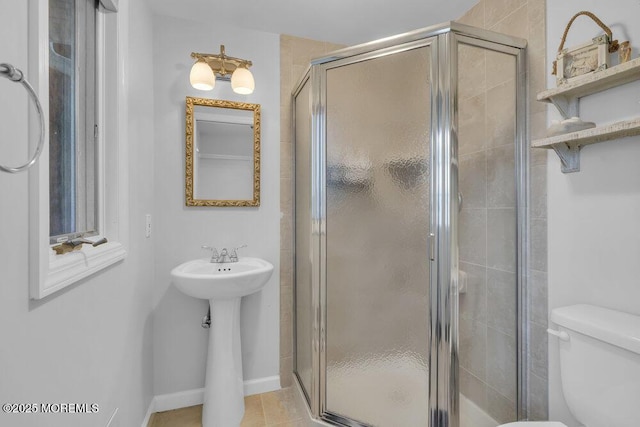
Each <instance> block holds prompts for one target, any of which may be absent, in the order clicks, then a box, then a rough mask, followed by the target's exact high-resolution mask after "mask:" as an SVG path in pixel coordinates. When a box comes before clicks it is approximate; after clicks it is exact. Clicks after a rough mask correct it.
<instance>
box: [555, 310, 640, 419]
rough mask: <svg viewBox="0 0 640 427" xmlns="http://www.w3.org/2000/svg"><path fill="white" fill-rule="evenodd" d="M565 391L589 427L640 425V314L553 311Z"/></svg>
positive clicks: (566, 397) (574, 411) (576, 412)
mask: <svg viewBox="0 0 640 427" xmlns="http://www.w3.org/2000/svg"><path fill="white" fill-rule="evenodd" d="M551 321H552V322H553V323H555V324H557V325H558V326H559V329H560V331H564V332H566V333H567V334H568V335H569V339H568V340H567V341H565V340H560V345H559V348H560V373H561V377H562V391H563V393H564V397H565V400H566V402H567V405H568V406H569V409H570V410H571V412H572V413H573V415H574V416H575V418H576V419H577V420H578V421H580V422H581V423H582V424H584V426H585V427H638V426H640V316H634V315H632V314H628V313H622V312H619V311H615V310H610V309H606V308H602V307H596V306H593V305H584V304H582V305H572V306H568V307H560V308H556V309H553V310H552V312H551Z"/></svg>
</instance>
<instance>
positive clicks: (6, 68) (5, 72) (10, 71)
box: [0, 64, 44, 173]
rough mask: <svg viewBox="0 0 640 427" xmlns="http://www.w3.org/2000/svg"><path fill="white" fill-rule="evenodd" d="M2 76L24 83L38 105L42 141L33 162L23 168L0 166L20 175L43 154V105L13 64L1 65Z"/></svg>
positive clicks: (32, 159)
mask: <svg viewBox="0 0 640 427" xmlns="http://www.w3.org/2000/svg"><path fill="white" fill-rule="evenodd" d="M0 76H2V77H6V78H8V79H9V80H11V81H12V82H16V83H22V86H24V88H25V89H26V90H27V92H29V95H30V96H31V99H32V100H33V103H34V104H35V105H36V110H37V111H38V117H39V119H40V140H39V141H38V147H37V148H36V152H35V153H34V154H33V157H32V158H31V160H29V161H28V162H27V163H25V164H24V165H22V166H17V167H9V166H4V165H2V164H0V170H2V171H4V172H9V173H18V172H22V171H25V170H27V169H29V168H30V167H31V166H33V165H34V164H35V163H36V161H37V160H38V157H40V154H41V153H42V149H43V148H44V117H43V115H42V105H40V100H39V99H38V95H36V93H35V91H34V90H33V87H31V85H30V84H29V82H28V81H27V79H25V78H24V73H23V72H22V71H20V70H19V69H17V68H15V67H14V66H13V65H11V64H0Z"/></svg>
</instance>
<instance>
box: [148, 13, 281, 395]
mask: <svg viewBox="0 0 640 427" xmlns="http://www.w3.org/2000/svg"><path fill="white" fill-rule="evenodd" d="M220 44H224V45H225V47H226V52H227V54H229V55H231V56H236V57H240V58H246V59H249V60H251V61H253V64H254V65H253V67H252V68H251V70H252V72H253V75H254V77H255V81H256V90H255V92H254V93H253V94H252V95H248V96H243V95H237V94H235V93H234V92H233V91H232V90H231V87H230V84H229V83H226V82H218V83H217V84H216V87H215V89H214V90H213V91H211V92H202V91H197V90H195V89H192V88H191V86H190V84H189V71H190V68H191V65H192V63H193V61H192V59H191V57H190V56H189V55H190V54H191V52H209V53H217V52H219V48H220ZM279 61H280V57H279V36H278V35H277V34H269V33H261V32H255V31H251V30H242V29H238V28H225V27H223V26H220V25H219V24H217V23H215V17H212V21H211V22H209V23H206V24H205V23H199V22H191V21H185V20H180V19H176V18H170V17H164V16H155V17H154V63H153V64H154V70H155V71H154V85H155V90H154V96H155V102H156V107H155V134H156V136H157V138H156V141H155V165H156V173H155V179H154V180H155V189H156V191H155V198H156V212H157V215H156V232H157V234H156V238H157V239H158V242H159V243H158V245H157V247H156V264H155V266H156V267H155V268H156V283H155V287H156V289H155V298H154V306H155V312H154V357H155V364H154V365H155V368H154V370H155V374H154V379H155V387H154V391H155V394H156V395H158V394H166V393H174V392H179V391H183V390H191V389H197V388H200V387H203V386H204V378H205V360H206V353H207V342H208V330H206V329H202V328H201V326H200V322H201V319H202V316H204V315H205V314H206V312H207V306H208V303H207V302H206V301H204V300H198V299H195V298H190V297H187V296H185V295H183V294H181V293H180V292H179V291H178V290H177V289H176V288H175V287H174V286H172V285H171V283H170V275H169V272H170V271H171V269H172V268H173V267H175V266H176V265H178V264H180V263H182V262H184V261H186V260H189V259H194V258H204V257H206V256H207V252H205V251H203V250H201V249H200V246H201V245H203V244H208V245H213V246H217V247H218V249H220V248H221V247H228V248H230V247H233V246H240V245H241V244H244V243H246V244H248V247H247V248H246V249H243V250H241V252H240V256H256V257H260V258H264V259H266V260H268V261H270V262H271V263H272V264H273V265H274V266H275V270H274V272H273V275H272V277H271V279H270V280H269V282H268V283H267V285H266V286H265V288H264V289H263V290H262V291H261V292H260V293H257V294H254V295H251V296H248V297H245V298H244V299H243V301H242V314H241V334H242V356H243V357H242V359H243V367H244V378H245V380H257V379H262V378H266V377H270V376H275V375H278V364H279V359H278V351H279V289H278V288H279V281H278V278H279V277H280V273H279V263H280V262H279V256H280V255H279V242H280V226H279V220H280V216H279V215H280V212H279V208H280V198H279V197H280V188H279V183H280V160H279V159H280V152H279V137H280V128H279V123H280V88H279V83H278V82H279V81H280V76H279V73H280V69H279V64H280V62H279ZM185 96H198V97H205V98H216V99H225V100H231V101H244V102H251V103H257V104H261V107H262V141H261V142H262V166H261V176H262V180H261V183H262V194H261V206H260V207H259V208H212V207H208V208H206V207H205V208H195V207H185V196H184V171H185V166H184V151H185V148H184V146H185V145H184V144H185Z"/></svg>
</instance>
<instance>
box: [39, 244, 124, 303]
mask: <svg viewBox="0 0 640 427" xmlns="http://www.w3.org/2000/svg"><path fill="white" fill-rule="evenodd" d="M126 255H127V251H126V250H125V249H124V246H123V245H122V244H121V243H118V242H108V243H105V244H103V245H100V246H96V247H93V246H90V245H84V247H83V248H82V249H81V250H79V251H73V252H69V253H66V254H64V255H56V254H55V252H54V251H53V250H50V253H49V271H48V274H47V278H46V281H45V285H44V287H43V289H42V292H41V295H39V298H44V297H46V296H47V295H50V294H52V293H54V292H56V291H58V290H60V289H62V288H64V287H66V286H69V285H70V284H72V283H74V282H77V281H78V280H81V279H84V278H85V277H88V276H90V275H92V274H94V273H97V272H98V271H100V270H102V269H104V268H107V267H108V266H110V265H113V264H115V263H116V262H118V261H122V260H123V259H124V258H125V257H126Z"/></svg>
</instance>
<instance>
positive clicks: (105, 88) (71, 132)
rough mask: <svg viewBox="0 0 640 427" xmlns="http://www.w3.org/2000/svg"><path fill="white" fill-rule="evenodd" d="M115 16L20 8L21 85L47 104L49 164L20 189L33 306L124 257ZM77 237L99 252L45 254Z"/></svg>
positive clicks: (83, 9)
mask: <svg viewBox="0 0 640 427" xmlns="http://www.w3.org/2000/svg"><path fill="white" fill-rule="evenodd" d="M117 6H118V2H117V1H116V0H99V2H98V1H97V0H29V40H30V44H29V55H30V62H31V61H33V64H34V65H33V67H31V66H30V67H29V68H30V70H31V71H30V75H29V80H30V81H32V82H33V83H34V86H35V87H34V88H35V90H36V92H37V93H38V94H39V96H40V97H41V99H47V98H49V102H48V103H43V104H44V105H43V110H44V112H45V115H48V121H49V122H48V126H47V137H48V138H49V144H48V146H47V150H48V155H49V161H48V162H47V161H46V160H45V161H39V162H38V163H36V165H35V166H34V167H33V168H32V169H31V170H30V179H29V211H30V214H29V286H30V296H31V298H33V299H41V298H45V297H47V296H49V295H51V294H53V293H55V292H57V291H59V290H61V289H63V288H65V287H67V286H69V285H71V284H73V283H75V282H77V281H79V280H80V279H83V278H85V277H87V276H90V275H93V274H96V273H98V272H100V271H101V270H103V269H104V268H106V267H108V266H110V265H112V264H114V263H116V262H118V261H121V260H122V259H124V258H125V256H126V251H125V243H126V239H127V234H126V230H127V224H128V222H127V220H128V212H127V195H128V192H127V182H126V180H127V168H126V165H127V158H126V154H127V150H126V139H127V131H126V127H120V126H119V125H118V124H119V123H126V110H127V105H126V97H125V96H124V94H125V89H126V88H125V83H124V81H122V80H119V79H118V72H119V70H121V68H122V61H123V60H124V59H123V58H125V57H126V55H119V54H118V52H123V46H122V45H120V46H119V43H122V42H121V40H124V39H126V36H125V37H123V35H122V34H123V32H125V31H126V26H125V25H121V24H120V22H119V20H120V19H121V18H119V16H120V15H121V13H110V12H115V11H117ZM124 13H125V17H124V18H122V19H126V13H127V12H126V11H125V12H124ZM31 122H33V123H34V124H35V123H37V121H35V120H34V118H30V123H31ZM98 130H99V132H98ZM30 132H39V130H38V129H37V126H33V127H30ZM43 159H46V155H45V156H43ZM79 236H82V237H85V238H88V239H89V240H94V241H95V240H101V239H103V238H106V239H107V243H104V244H101V245H99V246H96V247H93V246H92V245H82V246H81V247H80V248H78V249H79V250H73V251H71V252H67V253H63V254H56V252H55V251H54V250H53V249H52V246H55V245H56V244H59V242H60V241H62V240H65V239H66V240H71V239H75V238H76V237H79Z"/></svg>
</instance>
